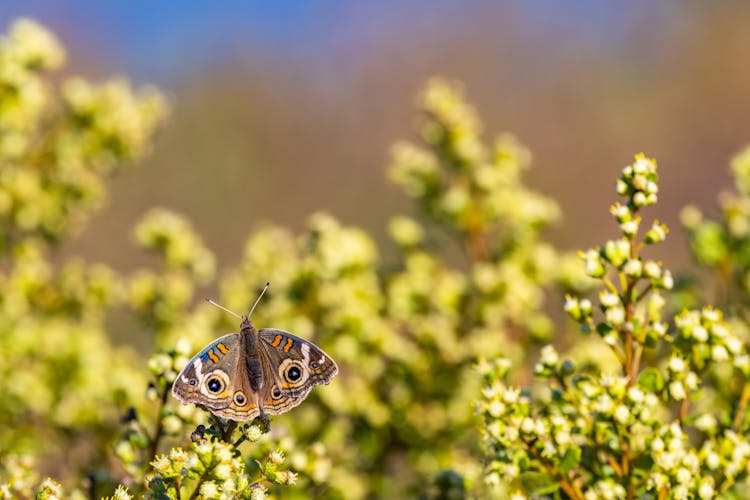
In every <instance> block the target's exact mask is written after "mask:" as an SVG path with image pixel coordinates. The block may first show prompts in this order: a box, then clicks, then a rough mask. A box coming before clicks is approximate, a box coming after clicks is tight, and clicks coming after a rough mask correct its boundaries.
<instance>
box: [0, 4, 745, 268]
mask: <svg viewBox="0 0 750 500" xmlns="http://www.w3.org/2000/svg"><path fill="white" fill-rule="evenodd" d="M646 7H648V8H646ZM19 16H30V17H33V18H35V19H36V20H38V21H40V22H41V23H42V24H44V25H46V26H47V27H48V28H50V29H51V30H52V31H53V32H55V33H56V34H57V35H58V36H59V37H60V39H61V41H62V43H63V44H64V45H65V46H66V47H67V49H68V55H69V58H70V61H69V64H68V69H67V71H68V72H69V73H76V74H81V75H83V76H85V77H86V78H88V79H92V80H95V81H96V80H100V79H104V78H106V77H108V76H110V75H113V74H122V75H125V76H127V77H129V78H131V79H132V80H133V81H134V82H135V83H136V84H146V83H153V84H155V85H158V86H159V87H160V88H162V89H163V90H164V91H165V92H166V93H167V94H168V95H169V96H170V99H171V102H172V106H173V113H172V115H171V119H170V122H169V123H168V124H167V126H166V127H165V128H164V129H163V130H162V132H161V134H160V137H159V139H158V141H157V143H156V146H155V149H154V152H153V154H152V155H151V156H150V157H149V158H148V160H147V161H146V164H145V165H141V166H139V167H138V168H136V169H132V170H130V171H128V172H126V173H124V174H122V175H120V176H118V177H117V178H116V179H114V180H113V181H112V188H113V189H112V192H111V195H112V196H111V198H110V201H109V205H108V207H107V208H106V209H105V210H103V211H101V212H99V213H98V214H96V215H95V217H94V219H93V220H92V221H91V224H89V225H88V226H87V228H86V230H85V232H84V233H83V234H82V235H80V237H79V238H77V239H76V240H75V241H74V242H72V243H69V244H68V246H67V248H66V253H68V254H78V253H83V254H84V255H87V256H88V257H89V258H90V259H92V260H102V261H105V262H108V263H110V264H111V265H113V266H114V267H116V268H120V269H122V270H126V269H129V268H132V267H134V266H136V265H139V264H142V262H139V259H143V257H140V256H139V255H140V254H139V253H138V252H137V251H136V250H135V247H134V246H133V245H132V244H131V241H130V239H131V236H130V232H129V231H130V228H131V227H133V225H134V223H135V221H136V220H137V219H138V218H139V217H140V216H141V215H142V214H143V212H144V211H145V210H146V209H147V208H149V207H152V206H154V205H161V206H166V207H170V208H174V209H177V210H179V211H181V212H183V213H185V214H186V215H188V216H189V217H190V218H191V219H192V220H193V222H194V223H195V225H196V227H197V230H198V233H199V234H201V235H203V237H204V238H205V240H206V242H207V244H208V246H209V247H210V248H211V249H213V250H214V251H215V252H216V255H217V257H218V261H219V262H218V265H219V268H222V267H224V266H226V265H231V264H233V263H235V262H236V261H237V260H238V259H239V255H240V252H241V249H242V242H243V241H244V239H245V237H246V236H247V234H248V233H249V231H250V230H251V229H253V228H255V227H257V225H258V224H259V223H260V222H263V221H272V222H278V223H282V224H285V225H289V226H291V227H293V228H301V227H303V224H304V221H305V220H306V218H307V217H308V215H309V214H310V213H312V212H313V211H316V210H321V209H322V210H327V211H330V212H332V213H333V214H334V215H335V216H336V217H337V218H339V219H340V220H342V221H343V222H344V223H346V224H355V225H360V226H363V227H364V228H365V229H367V230H369V231H370V232H371V233H372V234H374V235H375V236H376V237H379V238H380V239H381V240H383V239H384V235H385V227H386V222H387V219H388V217H389V216H390V215H392V214H394V213H396V212H397V211H400V210H403V211H408V210H409V202H408V200H406V199H405V198H404V197H403V196H402V195H401V194H400V193H399V192H398V191H397V189H396V188H395V187H392V186H390V185H389V184H388V183H387V181H386V179H385V175H384V167H385V166H386V165H387V163H388V161H389V159H388V158H389V148H390V146H391V144H392V143H393V142H394V141H395V140H397V139H400V138H413V137H414V136H415V132H414V128H415V127H414V125H415V123H416V115H415V111H414V106H413V104H414V98H415V95H416V93H417V91H418V89H419V88H421V86H422V85H423V84H424V82H425V80H426V79H427V78H428V77H429V76H431V75H442V76H445V77H447V78H449V79H452V80H458V81H461V82H463V83H464V86H465V89H466V94H467V97H468V99H469V100H470V101H471V102H473V103H474V104H475V105H476V106H477V108H478V109H479V113H480V116H481V117H482V118H483V120H484V122H485V125H486V134H487V136H488V137H490V136H494V135H495V134H496V133H498V132H502V131H509V132H512V133H514V134H516V135H517V136H518V138H519V139H520V140H521V141H522V142H523V143H524V144H525V145H527V146H528V147H529V148H530V149H531V151H532V153H533V155H534V165H533V170H532V172H531V174H530V175H529V176H528V181H527V183H528V184H529V185H530V186H531V187H533V188H536V189H538V190H540V191H542V192H543V193H544V194H547V195H550V196H552V197H554V198H556V199H557V200H558V201H559V203H560V204H561V206H562V209H563V220H562V222H561V223H560V224H559V225H558V226H557V228H556V229H555V230H554V232H553V233H552V234H551V235H550V238H551V239H552V240H553V241H554V242H556V243H558V244H559V245H560V246H562V247H563V248H572V249H577V248H585V247H588V246H593V245H595V244H598V243H599V242H601V241H603V239H604V238H609V237H612V236H614V235H615V234H616V231H615V227H614V225H613V223H612V221H611V220H610V218H609V216H608V214H607V210H606V209H607V207H608V206H609V204H610V203H611V202H612V201H614V192H613V188H614V180H615V178H616V176H617V175H618V173H619V171H620V169H621V168H622V166H624V165H625V164H627V163H629V162H630V161H631V159H632V156H633V154H635V153H638V152H640V151H643V152H645V153H646V154H647V155H649V156H653V157H655V158H656V159H657V160H658V161H659V164H660V167H661V168H660V172H661V177H662V182H661V183H660V185H661V193H660V196H661V202H662V203H661V205H660V207H659V208H658V209H657V211H655V212H658V216H659V218H660V220H662V221H663V222H666V223H667V224H668V225H669V226H670V227H671V228H672V230H673V231H672V232H673V235H674V236H676V237H673V238H670V239H669V240H668V245H667V246H664V248H663V249H661V250H660V251H661V252H668V253H670V254H671V256H670V263H671V266H672V267H673V269H674V270H679V269H678V264H680V265H684V264H686V263H687V262H686V261H687V259H688V256H687V251H686V241H685V238H684V237H683V235H682V234H681V231H680V230H679V227H678V226H679V223H678V214H679V210H680V208H681V207H683V206H684V205H686V204H688V203H695V204H697V205H698V206H700V207H701V208H703V209H705V211H706V212H707V213H708V214H711V213H713V208H712V207H713V204H714V201H715V199H716V195H717V193H718V192H719V191H720V190H721V189H722V188H728V187H729V186H730V178H729V175H728V161H729V159H730V157H731V156H732V155H733V154H735V153H736V152H737V151H738V150H739V149H740V148H741V147H742V146H743V145H744V144H746V143H747V142H749V141H750V118H749V117H750V63H749V61H750V59H749V57H748V54H750V29H748V26H750V4H748V3H746V2H740V1H727V2H721V3H713V2H712V3H708V2H706V3H703V2H662V3H657V4H654V3H653V2H646V1H645V0H642V1H633V2H627V3H625V2H617V3H610V2H596V1H579V2H542V1H528V0H525V1H514V2H502V4H501V3H499V2H498V3H495V2H472V3H467V2H459V1H444V0H429V1H414V2H397V1H379V2H367V3H365V2H332V1H316V0H310V1H307V2H302V3H300V2H291V1H275V2H253V1H243V2H239V1H236V2H222V4H221V8H218V7H217V6H216V4H213V3H204V2H179V3H178V2H167V1H154V0H148V1H146V0H131V1H129V2H117V3H113V2H87V1H83V0H57V1H55V2H43V1H37V0H26V1H24V2H2V3H0V22H1V24H2V26H3V29H7V28H8V26H9V24H10V22H11V21H12V20H13V19H14V18H17V17H19ZM363 199H367V200H368V202H367V203H362V200H363ZM652 213H654V212H652Z"/></svg>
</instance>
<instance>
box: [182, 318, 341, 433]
mask: <svg viewBox="0 0 750 500" xmlns="http://www.w3.org/2000/svg"><path fill="white" fill-rule="evenodd" d="M336 373H338V367H337V366H336V363H335V362H334V361H333V359H331V357H330V356H328V355H327V354H326V353H325V352H323V351H322V350H321V349H320V348H319V347H317V346H316V345H315V344H313V343H312V342H308V341H307V340H304V339H301V338H299V337H296V336H295V335H292V334H291V333H289V332H285V331H283V330H276V329H272V328H265V329H261V330H256V329H255V327H254V326H253V324H252V323H251V322H250V320H249V319H248V318H247V317H243V318H242V325H241V329H240V333H230V334H229V335H225V336H223V337H221V338H219V339H217V340H215V341H214V342H212V343H211V344H209V345H208V346H206V347H205V348H204V349H203V350H202V351H201V352H199V353H198V354H196V355H195V357H193V359H192V360H190V362H189V363H188V364H187V366H185V368H184V369H183V370H182V371H181V372H180V374H179V375H178V376H177V379H176V380H175V382H174V384H173V385H172V394H173V395H174V396H175V397H176V398H177V399H179V400H180V401H182V402H183V403H185V404H187V403H195V404H198V405H202V406H204V407H205V408H207V409H208V410H209V411H211V413H213V414H214V415H217V416H219V417H223V418H228V419H231V420H236V421H247V420H252V419H253V418H255V417H257V416H259V415H261V414H262V413H268V414H270V415H279V414H281V413H284V412H286V411H288V410H290V409H292V408H294V407H295V406H297V405H299V404H300V403H301V402H302V401H303V400H304V399H305V397H307V395H308V394H309V392H310V391H311V390H312V388H313V387H315V386H316V385H318V384H328V383H329V382H330V381H331V379H332V378H333V377H334V376H335V375H336Z"/></svg>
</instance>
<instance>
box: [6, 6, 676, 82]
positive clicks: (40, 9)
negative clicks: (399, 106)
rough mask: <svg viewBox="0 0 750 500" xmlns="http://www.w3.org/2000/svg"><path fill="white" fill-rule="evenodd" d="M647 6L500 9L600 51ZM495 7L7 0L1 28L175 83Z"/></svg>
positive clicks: (317, 58) (524, 28)
mask: <svg viewBox="0 0 750 500" xmlns="http://www.w3.org/2000/svg"><path fill="white" fill-rule="evenodd" d="M639 3H640V2H635V3H628V4H615V3H609V2H598V1H594V0H587V1H579V2H546V1H528V0H527V1H518V2H509V3H506V4H503V7H502V8H498V9H499V11H503V10H505V11H506V12H512V14H513V15H514V16H515V18H516V20H517V23H518V25H519V26H518V29H519V30H520V31H521V32H524V33H526V34H527V35H528V36H532V37H534V36H536V37H539V38H540V39H542V40H543V41H549V40H550V39H552V40H554V39H555V38H559V39H565V38H570V37H576V38H578V39H580V38H581V37H583V38H584V39H585V40H586V41H588V42H590V43H591V45H592V46H594V47H597V50H600V49H602V48H605V47H609V46H614V45H616V44H617V43H619V42H621V41H623V40H624V39H627V37H628V33H629V31H630V29H631V28H632V27H633V25H634V24H635V23H636V22H637V20H638V15H637V12H638V4H639ZM467 6H468V7H467ZM493 8H495V7H493V4H491V3H487V2H474V3H466V2H459V1H455V0H424V1H415V2H397V1H393V0H388V1H379V2H369V3H365V2H334V1H322V0H310V1H305V2H292V1H289V0H281V1H274V2H261V1H225V2H210V3H209V2H197V1H185V2H172V1H166V0H130V1H122V2H96V1H91V0H56V1H54V2H50V1H42V0H25V1H4V2H2V3H0V22H2V24H3V25H4V26H7V25H8V23H9V22H10V20H12V19H13V18H15V17H18V16H24V15H25V16H31V17H34V18H36V19H38V20H40V21H41V22H42V23H44V24H45V25H47V26H49V27H50V28H52V29H53V30H54V31H55V32H56V33H58V34H60V36H61V37H62V38H63V40H64V42H65V45H66V46H68V47H70V49H71V53H74V54H80V53H81V51H83V50H86V51H88V53H89V55H90V56H91V57H94V58H96V59H97V64H96V65H95V66H97V67H99V68H100V69H101V71H102V73H103V74H107V73H111V72H113V71H115V72H123V73H126V74H129V75H131V76H133V77H135V78H136V79H138V80H147V81H155V82H156V83H163V84H168V83H169V82H170V80H172V79H173V78H175V77H179V76H181V75H184V73H185V72H192V71H195V70H196V69H198V68H201V67H204V66H205V65H211V64H216V63H217V62H221V60H222V59H223V58H229V59H230V60H231V59H233V58H238V57H242V56H243V55H247V54H253V55H254V57H268V58H296V59H297V60H298V62H299V64H300V65H306V64H313V65H314V64H316V63H319V62H325V60H326V59H331V58H341V57H356V55H357V51H358V50H359V49H360V48H361V47H365V46H367V45H368V41H369V40H371V39H374V38H377V37H382V36H390V37H402V38H403V39H404V43H409V42H410V36H420V35H421V34H424V33H429V32H433V33H435V32H439V31H440V30H443V29H450V25H451V24H454V23H456V22H459V21H462V22H467V23H469V24H470V23H471V22H472V16H473V17H477V16H479V17H481V12H483V9H493ZM671 10H672V9H670V8H668V7H660V8H658V10H653V9H652V11H651V15H652V18H653V17H656V18H658V17H659V16H661V15H668V14H669V13H670V12H671ZM498 15H502V12H499V13H498ZM84 53H86V52H84Z"/></svg>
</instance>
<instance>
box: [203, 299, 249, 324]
mask: <svg viewBox="0 0 750 500" xmlns="http://www.w3.org/2000/svg"><path fill="white" fill-rule="evenodd" d="M206 302H208V303H209V304H211V305H212V306H216V307H218V308H219V309H221V310H222V311H226V312H228V313H229V314H231V315H232V316H236V317H238V318H240V319H242V316H240V315H239V314H237V313H236V312H234V311H230V310H229V309H227V308H226V307H224V306H222V305H221V304H218V303H216V302H214V301H213V300H211V299H209V298H208V297H207V298H206Z"/></svg>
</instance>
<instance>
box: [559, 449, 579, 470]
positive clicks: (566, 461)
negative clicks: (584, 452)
mask: <svg viewBox="0 0 750 500" xmlns="http://www.w3.org/2000/svg"><path fill="white" fill-rule="evenodd" d="M579 463H581V449H580V448H579V447H578V446H571V447H570V448H568V450H567V451H566V452H565V455H563V457H562V459H561V460H560V466H559V468H560V472H562V473H563V474H567V473H568V472H570V471H571V470H573V469H574V468H576V467H578V464H579Z"/></svg>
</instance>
